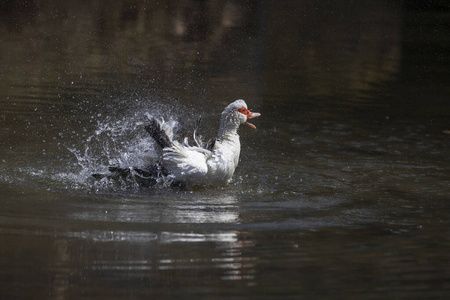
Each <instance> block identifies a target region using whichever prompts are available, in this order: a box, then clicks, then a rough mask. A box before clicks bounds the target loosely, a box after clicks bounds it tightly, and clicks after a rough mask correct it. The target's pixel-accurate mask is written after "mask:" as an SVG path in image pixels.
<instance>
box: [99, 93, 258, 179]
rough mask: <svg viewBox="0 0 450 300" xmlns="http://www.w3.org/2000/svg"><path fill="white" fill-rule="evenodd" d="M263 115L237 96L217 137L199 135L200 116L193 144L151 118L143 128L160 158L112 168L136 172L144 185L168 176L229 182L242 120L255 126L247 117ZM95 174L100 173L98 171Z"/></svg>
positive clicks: (122, 172)
mask: <svg viewBox="0 0 450 300" xmlns="http://www.w3.org/2000/svg"><path fill="white" fill-rule="evenodd" d="M260 115H261V114H260V113H257V112H252V111H250V110H249V109H248V106H247V104H246V102H245V101H244V100H243V99H238V100H236V101H234V102H232V103H230V104H229V105H228V106H226V107H225V109H224V110H223V112H222V114H221V116H220V122H219V130H218V133H217V136H216V137H215V138H214V139H212V140H209V141H207V142H203V141H202V139H201V136H199V135H198V129H199V125H200V120H201V118H199V119H198V120H197V122H196V125H195V129H194V133H193V145H191V144H190V143H189V142H188V139H187V138H185V139H184V140H183V141H182V142H179V141H177V140H175V139H174V138H173V135H172V134H170V132H168V131H167V129H166V127H165V126H164V121H160V120H157V119H156V118H151V119H150V120H149V123H148V124H147V125H146V126H145V127H144V128H145V130H146V131H147V132H148V133H149V134H150V136H151V138H152V139H153V140H154V142H155V143H156V144H157V145H158V147H159V150H160V151H159V153H160V157H159V161H158V162H157V163H156V164H154V165H152V166H150V167H146V168H126V169H123V168H119V167H110V168H109V171H110V172H112V173H114V174H116V175H118V176H120V177H122V178H125V177H129V176H135V178H136V179H138V181H139V182H140V183H145V184H144V185H149V184H148V183H149V182H151V183H154V182H156V181H157V178H160V177H165V178H167V179H168V180H169V181H170V182H171V183H172V184H173V185H183V186H184V185H202V186H225V185H228V184H229V183H230V182H231V180H232V177H233V174H234V172H235V170H236V168H237V166H238V163H239V157H240V153H241V143H240V138H239V134H238V129H239V127H240V126H241V125H243V124H244V125H248V126H249V127H251V128H253V129H256V126H255V125H253V124H252V123H250V122H249V121H248V120H250V119H253V118H256V117H259V116H260ZM94 175H97V177H98V174H94ZM94 177H96V176H94ZM97 177H96V178H97Z"/></svg>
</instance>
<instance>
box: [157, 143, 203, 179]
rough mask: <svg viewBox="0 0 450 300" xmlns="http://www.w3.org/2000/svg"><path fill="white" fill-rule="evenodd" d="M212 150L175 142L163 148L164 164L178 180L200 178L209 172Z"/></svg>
mask: <svg viewBox="0 0 450 300" xmlns="http://www.w3.org/2000/svg"><path fill="white" fill-rule="evenodd" d="M211 156H212V152H211V151H209V150H207V149H204V148H201V147H186V146H183V145H180V144H179V143H177V142H174V143H173V145H172V147H168V148H164V149H163V157H162V164H163V166H164V167H165V168H166V169H167V170H168V172H169V173H170V174H171V176H172V177H173V178H174V179H175V180H177V181H195V180H200V178H202V177H204V176H205V175H206V174H207V173H208V165H207V160H208V159H209V158H210V157H211Z"/></svg>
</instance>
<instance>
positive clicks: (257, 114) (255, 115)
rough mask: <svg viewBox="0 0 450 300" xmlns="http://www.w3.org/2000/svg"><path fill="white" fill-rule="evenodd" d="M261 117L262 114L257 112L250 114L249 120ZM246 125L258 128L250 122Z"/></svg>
mask: <svg viewBox="0 0 450 300" xmlns="http://www.w3.org/2000/svg"><path fill="white" fill-rule="evenodd" d="M260 115H261V114H260V113H257V112H250V113H249V114H248V116H247V119H253V118H256V117H259V116H260ZM244 124H246V125H248V126H250V127H251V128H253V129H256V126H255V125H253V124H252V123H250V122H245V123H244Z"/></svg>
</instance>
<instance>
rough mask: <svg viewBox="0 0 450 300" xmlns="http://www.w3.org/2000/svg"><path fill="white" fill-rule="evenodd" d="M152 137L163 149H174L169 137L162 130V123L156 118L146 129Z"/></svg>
mask: <svg viewBox="0 0 450 300" xmlns="http://www.w3.org/2000/svg"><path fill="white" fill-rule="evenodd" d="M144 128H145V130H147V132H148V133H150V136H151V137H152V138H153V139H154V140H155V142H156V143H157V144H158V146H160V147H161V148H162V149H164V148H168V147H172V145H173V142H172V140H171V139H170V138H169V136H168V135H167V133H166V132H165V131H164V130H163V129H162V127H161V123H160V122H158V121H157V120H156V119H155V118H152V119H151V120H150V123H149V124H148V125H147V126H145V127H144Z"/></svg>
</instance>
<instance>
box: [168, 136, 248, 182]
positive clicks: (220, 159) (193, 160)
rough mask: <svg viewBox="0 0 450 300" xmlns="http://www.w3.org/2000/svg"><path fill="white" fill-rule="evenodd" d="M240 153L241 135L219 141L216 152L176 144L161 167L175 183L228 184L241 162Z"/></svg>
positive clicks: (170, 148)
mask: <svg viewBox="0 0 450 300" xmlns="http://www.w3.org/2000/svg"><path fill="white" fill-rule="evenodd" d="M240 152H241V144H240V141H239V136H238V135H237V134H236V135H234V136H230V137H228V138H227V139H224V140H218V141H216V143H215V145H214V147H213V149H212V150H208V149H205V148H202V147H198V146H184V145H181V144H179V143H175V144H174V145H173V146H172V147H168V148H164V149H163V156H162V161H161V165H162V166H163V167H164V168H165V169H166V170H167V171H168V173H169V176H168V177H169V178H170V179H172V180H173V181H174V182H186V183H189V184H203V185H226V184H228V183H229V182H230V180H231V178H232V176H233V174H234V171H235V169H236V167H237V165H238V163H239V155H240Z"/></svg>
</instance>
